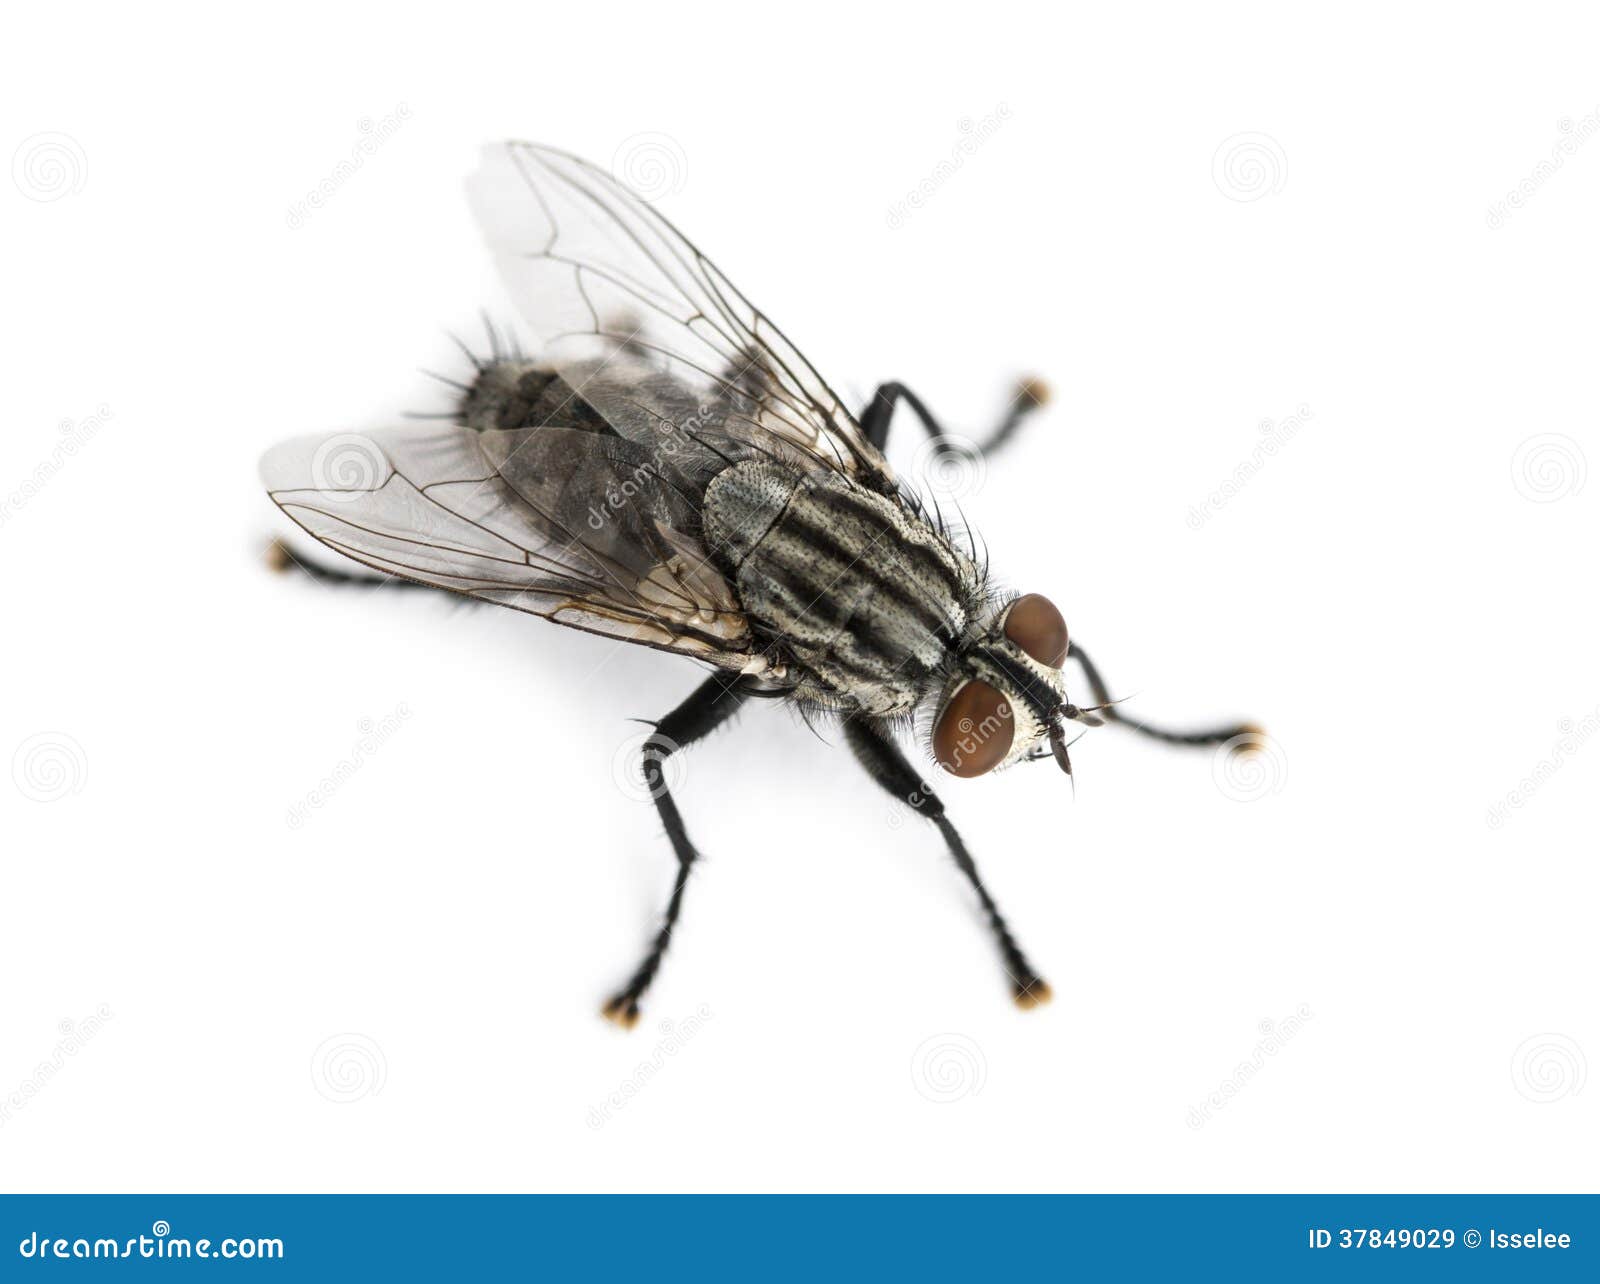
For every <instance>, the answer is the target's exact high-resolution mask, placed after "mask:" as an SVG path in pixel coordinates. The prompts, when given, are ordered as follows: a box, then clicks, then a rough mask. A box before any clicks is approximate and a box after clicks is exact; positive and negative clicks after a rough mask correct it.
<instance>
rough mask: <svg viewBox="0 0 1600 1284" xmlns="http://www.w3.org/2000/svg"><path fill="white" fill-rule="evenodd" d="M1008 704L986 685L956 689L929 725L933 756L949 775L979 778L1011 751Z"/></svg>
mask: <svg viewBox="0 0 1600 1284" xmlns="http://www.w3.org/2000/svg"><path fill="white" fill-rule="evenodd" d="M1016 730H1017V726H1016V720H1015V719H1014V718H1013V717H1012V716H1011V702H1010V701H1009V700H1008V699H1007V698H1006V697H1005V696H1004V695H1002V694H1001V693H1000V692H999V691H996V690H995V689H994V688H993V687H991V686H990V685H989V684H988V683H987V682H979V681H978V680H976V679H973V680H972V681H970V682H966V683H963V684H962V685H961V686H959V687H957V688H956V692H955V694H954V695H952V696H951V697H950V698H949V699H948V700H946V701H945V705H944V708H943V709H941V710H940V711H939V717H938V720H937V721H935V722H934V724H933V756H934V758H935V759H936V760H937V761H938V763H939V765H940V766H941V767H943V768H944V769H945V770H946V771H948V772H949V773H950V774H951V775H952V776H981V775H983V773H984V772H986V771H993V770H994V769H995V768H996V767H998V766H999V765H1000V764H1001V763H1002V762H1004V761H1005V760H1006V755H1007V754H1009V753H1010V752H1011V740H1012V737H1013V736H1015V735H1016Z"/></svg>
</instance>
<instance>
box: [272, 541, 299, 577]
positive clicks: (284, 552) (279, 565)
mask: <svg viewBox="0 0 1600 1284" xmlns="http://www.w3.org/2000/svg"><path fill="white" fill-rule="evenodd" d="M265 557H266V562H267V569H268V570H270V571H276V572H277V573H278V574H280V575H281V574H283V573H284V572H285V571H287V570H288V569H289V568H290V567H291V566H293V565H294V554H293V553H291V552H290V551H289V546H288V545H287V544H285V543H284V542H283V541H282V540H281V539H274V540H273V541H272V542H271V543H270V544H268V545H267V548H266V554H265Z"/></svg>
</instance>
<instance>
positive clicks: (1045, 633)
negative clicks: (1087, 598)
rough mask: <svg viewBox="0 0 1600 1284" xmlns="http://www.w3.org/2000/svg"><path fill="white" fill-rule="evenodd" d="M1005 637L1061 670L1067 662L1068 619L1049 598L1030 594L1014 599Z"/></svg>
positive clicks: (1007, 620) (1029, 653) (1007, 616)
mask: <svg viewBox="0 0 1600 1284" xmlns="http://www.w3.org/2000/svg"><path fill="white" fill-rule="evenodd" d="M1006 636H1007V637H1008V638H1010V639H1011V640H1012V641H1013V642H1015V643H1016V644H1017V645H1018V646H1019V647H1021V648H1022V649H1023V650H1024V651H1025V652H1026V653H1027V654H1028V655H1030V656H1032V657H1033V658H1034V659H1035V660H1037V661H1038V662H1039V663H1040V664H1045V665H1049V666H1050V668H1052V669H1059V668H1060V667H1061V666H1062V665H1063V664H1065V663H1066V662H1067V622H1066V621H1065V620H1063V619H1062V618H1061V612H1060V611H1058V610H1056V605H1055V603H1054V602H1052V601H1051V600H1050V599H1049V598H1047V597H1041V596H1040V595H1039V594H1037V593H1029V594H1028V595H1027V596H1026V597H1019V598H1018V599H1017V600H1016V601H1015V602H1013V603H1012V604H1011V609H1010V610H1009V611H1007V612H1006Z"/></svg>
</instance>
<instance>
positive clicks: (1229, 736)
mask: <svg viewBox="0 0 1600 1284" xmlns="http://www.w3.org/2000/svg"><path fill="white" fill-rule="evenodd" d="M1067 658H1068V659H1069V660H1076V661H1077V662H1078V665H1079V667H1080V668H1082V670H1083V676H1084V677H1085V678H1086V679H1087V680H1088V683H1089V690H1091V691H1092V692H1094V701H1095V704H1097V705H1098V706H1100V707H1099V709H1097V710H1096V712H1098V713H1099V714H1100V716H1101V717H1103V718H1104V719H1105V720H1106V721H1107V722H1115V723H1118V724H1120V725H1121V726H1124V727H1127V728H1128V730H1129V731H1137V732H1138V733H1139V734H1140V735H1141V736H1149V737H1150V738H1151V739H1152V740H1161V741H1164V742H1165V743H1167V744H1169V745H1200V746H1204V745H1222V744H1227V743H1228V742H1229V741H1233V740H1236V741H1238V743H1237V744H1236V745H1234V746H1233V747H1234V751H1235V752H1238V753H1249V752H1251V751H1253V750H1256V749H1259V748H1260V747H1261V745H1262V743H1263V741H1264V740H1265V738H1266V733H1265V732H1263V731H1262V730H1261V728H1260V727H1258V726H1256V725H1255V724H1254V723H1253V722H1233V723H1228V724H1227V725H1225V726H1220V727H1208V728H1205V729H1203V730H1200V731H1168V730H1167V729H1166V728H1165V727H1157V726H1152V725H1151V724H1150V723H1148V722H1141V721H1140V720H1139V719H1138V718H1130V717H1129V716H1128V715H1127V714H1125V713H1123V712H1122V706H1121V705H1120V704H1118V703H1115V702H1114V701H1113V700H1112V699H1111V691H1110V689H1109V688H1108V687H1107V686H1106V682H1105V679H1104V678H1103V677H1101V676H1100V670H1099V669H1097V668H1095V666H1094V662H1093V661H1092V660H1090V659H1089V657H1088V655H1087V654H1086V653H1085V652H1084V649H1083V648H1082V647H1081V646H1079V645H1078V644H1077V643H1076V642H1073V643H1072V644H1071V645H1069V646H1068V648H1067Z"/></svg>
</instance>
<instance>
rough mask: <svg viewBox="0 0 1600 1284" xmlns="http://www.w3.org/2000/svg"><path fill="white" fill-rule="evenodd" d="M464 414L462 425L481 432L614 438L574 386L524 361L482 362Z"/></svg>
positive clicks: (464, 403)
mask: <svg viewBox="0 0 1600 1284" xmlns="http://www.w3.org/2000/svg"><path fill="white" fill-rule="evenodd" d="M459 414H460V416H461V422H462V423H463V424H465V425H466V426H467V427H468V428H476V429H477V430H478V431H479V432H490V431H494V430H496V429H517V428H543V427H557V428H575V429H579V430H581V431H585V432H599V433H606V434H609V435H613V436H614V435H615V432H614V430H613V429H612V427H611V425H610V424H608V423H607V422H606V420H605V418H604V417H603V416H602V415H601V414H600V413H599V412H598V411H597V410H595V408H594V407H593V406H592V405H590V404H589V402H587V401H586V400H584V399H583V398H582V397H580V396H579V395H578V394H577V392H576V391H575V390H574V389H573V387H572V385H571V384H569V383H568V382H567V381H566V380H565V379H563V378H562V377H561V376H560V375H558V374H554V373H552V372H551V371H549V370H544V369H541V368H540V367H539V366H537V365H536V364H535V363H534V362H532V361H528V360H525V359H513V358H508V359H500V360H493V361H485V362H483V363H482V365H480V366H479V368H478V375H477V377H476V378H475V379H474V380H473V381H472V385H471V387H469V388H468V389H467V391H466V392H465V393H464V394H463V395H462V397H461V406H460V410H459Z"/></svg>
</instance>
